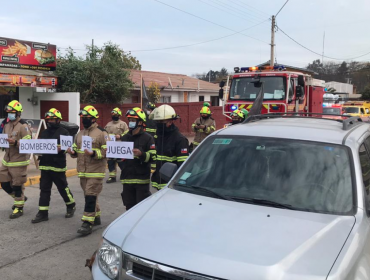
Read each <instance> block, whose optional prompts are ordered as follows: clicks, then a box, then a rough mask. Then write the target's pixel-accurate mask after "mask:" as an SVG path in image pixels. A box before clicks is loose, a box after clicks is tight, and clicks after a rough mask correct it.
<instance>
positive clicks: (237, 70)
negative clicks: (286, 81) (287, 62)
mask: <svg viewBox="0 0 370 280" xmlns="http://www.w3.org/2000/svg"><path fill="white" fill-rule="evenodd" d="M263 70H273V71H274V70H275V71H284V70H286V68H285V66H284V65H275V66H260V67H258V66H253V67H242V68H239V67H234V72H235V73H245V72H254V71H263Z"/></svg>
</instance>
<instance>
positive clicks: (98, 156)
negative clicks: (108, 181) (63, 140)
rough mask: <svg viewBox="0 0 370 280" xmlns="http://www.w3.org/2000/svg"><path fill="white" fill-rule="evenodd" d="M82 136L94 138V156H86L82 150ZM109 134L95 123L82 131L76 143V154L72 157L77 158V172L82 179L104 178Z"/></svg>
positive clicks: (74, 148)
mask: <svg viewBox="0 0 370 280" xmlns="http://www.w3.org/2000/svg"><path fill="white" fill-rule="evenodd" d="M82 136H90V137H91V138H92V150H93V152H94V153H93V155H91V156H90V155H86V154H85V152H84V150H83V149H82ZM108 138H109V136H108V133H107V132H106V131H105V130H104V129H103V128H101V127H99V126H98V124H97V123H93V124H92V125H91V126H90V127H89V128H88V129H84V130H81V131H80V132H79V133H78V134H77V136H76V138H75V141H74V144H73V150H74V151H75V152H76V153H75V154H73V155H72V157H77V172H78V177H80V178H104V177H105V168H106V166H107V159H106V158H105V154H106V150H107V140H108Z"/></svg>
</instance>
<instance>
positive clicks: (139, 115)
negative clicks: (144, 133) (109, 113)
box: [126, 107, 146, 122]
mask: <svg viewBox="0 0 370 280" xmlns="http://www.w3.org/2000/svg"><path fill="white" fill-rule="evenodd" d="M126 117H127V118H133V119H140V120H142V121H143V122H146V115H145V113H144V111H143V110H142V109H141V108H139V107H135V108H132V109H131V110H128V111H127V113H126Z"/></svg>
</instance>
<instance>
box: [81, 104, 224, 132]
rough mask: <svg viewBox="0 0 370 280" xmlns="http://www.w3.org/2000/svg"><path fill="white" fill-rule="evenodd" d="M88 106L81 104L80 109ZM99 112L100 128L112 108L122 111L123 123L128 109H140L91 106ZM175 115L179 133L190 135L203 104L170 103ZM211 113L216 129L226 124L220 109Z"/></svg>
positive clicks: (123, 105) (135, 105) (117, 105)
mask: <svg viewBox="0 0 370 280" xmlns="http://www.w3.org/2000/svg"><path fill="white" fill-rule="evenodd" d="M86 105H88V104H81V109H82V108H83V107H85V106H86ZM92 105H93V106H94V107H95V108H96V109H97V110H98V112H99V119H98V124H99V126H101V127H105V125H106V124H107V123H108V122H110V121H111V120H112V115H111V111H112V109H113V108H115V107H118V108H120V109H121V110H122V114H123V118H122V120H124V121H125V122H127V119H126V118H125V114H126V112H127V111H128V110H129V109H132V108H133V107H140V104H139V103H132V104H92ZM156 105H157V107H158V106H160V105H162V104H160V103H158V104H156ZM169 105H171V106H172V107H173V108H174V109H175V111H176V113H177V114H179V115H180V117H181V119H180V120H178V121H177V122H176V126H177V127H178V128H179V130H180V132H181V133H183V134H185V135H191V134H192V131H191V125H192V124H193V122H194V121H195V119H196V118H198V117H199V111H200V109H201V108H202V105H203V102H186V103H185V102H184V103H170V104H169ZM210 109H211V112H212V118H214V119H215V121H216V128H217V129H220V128H222V127H223V126H224V124H225V123H226V118H225V116H224V115H222V107H210Z"/></svg>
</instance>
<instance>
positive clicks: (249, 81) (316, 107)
mask: <svg viewBox="0 0 370 280" xmlns="http://www.w3.org/2000/svg"><path fill="white" fill-rule="evenodd" d="M234 71H235V74H234V75H233V77H232V78H231V82H230V77H228V80H227V83H226V89H225V91H224V90H223V87H224V86H225V82H221V83H220V87H221V89H220V98H221V99H223V100H224V106H223V114H224V115H225V116H226V117H227V118H230V113H231V112H232V111H234V110H236V109H238V108H239V109H241V108H245V109H247V110H248V111H249V110H250V108H251V107H252V105H253V102H254V101H255V99H256V97H257V95H258V93H259V91H260V88H258V87H255V81H256V80H257V81H260V82H262V83H263V108H262V114H266V113H284V112H312V113H322V112H323V110H322V107H323V96H324V93H325V85H324V81H322V80H316V79H313V78H312V76H310V75H307V74H304V73H300V72H293V71H286V69H285V67H284V66H283V65H276V66H267V67H241V68H239V67H235V68H234ZM229 84H230V85H229Z"/></svg>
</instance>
